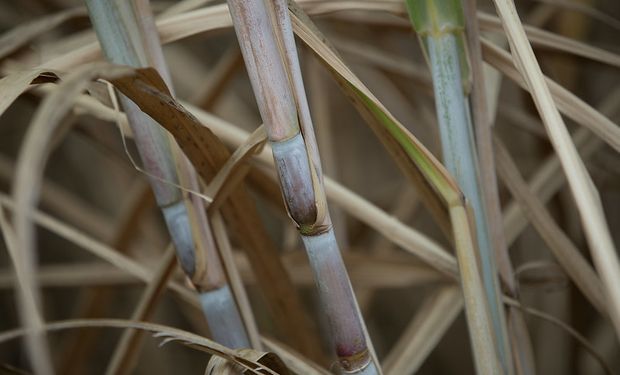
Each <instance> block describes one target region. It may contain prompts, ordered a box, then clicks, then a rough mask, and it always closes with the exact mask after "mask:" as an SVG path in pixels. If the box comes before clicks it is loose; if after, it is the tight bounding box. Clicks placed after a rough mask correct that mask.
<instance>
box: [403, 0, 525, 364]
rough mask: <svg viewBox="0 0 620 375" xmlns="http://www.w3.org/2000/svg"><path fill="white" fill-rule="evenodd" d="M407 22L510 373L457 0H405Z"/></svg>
mask: <svg viewBox="0 0 620 375" xmlns="http://www.w3.org/2000/svg"><path fill="white" fill-rule="evenodd" d="M406 4H407V9H408V11H409V15H410V18H411V22H412V24H413V26H414V28H415V29H416V32H417V33H418V36H419V38H420V40H421V43H422V45H423V50H424V52H425V54H426V57H427V60H428V63H429V65H430V68H431V73H432V77H433V88H434V91H435V106H436V111H437V118H438V122H439V128H440V135H441V144H442V150H443V160H444V164H445V166H446V168H447V169H448V171H449V172H450V173H451V174H452V175H453V176H454V177H455V179H456V181H457V182H458V184H459V186H460V188H461V189H462V191H463V193H464V194H465V197H466V199H467V201H468V202H469V203H470V205H471V207H472V211H473V216H474V219H475V227H476V240H477V244H478V251H479V258H480V264H481V271H482V279H483V282H484V289H485V292H486V298H487V301H488V308H489V310H490V313H491V314H490V315H491V319H492V322H493V333H494V340H495V345H496V348H497V354H498V356H499V359H500V362H501V364H502V367H503V370H504V372H505V373H512V372H513V366H512V359H511V349H510V344H509V341H508V336H507V329H506V323H505V320H506V318H505V312H504V309H503V307H502V303H501V299H500V296H501V291H500V289H499V280H498V277H497V269H496V262H495V252H494V251H493V248H492V245H491V244H492V242H491V241H490V236H489V231H488V221H487V218H486V210H485V207H484V200H483V192H482V189H481V185H480V180H479V172H478V161H477V153H476V149H475V143H474V135H473V129H472V121H471V116H470V110H469V103H468V94H469V89H470V85H471V78H470V72H469V62H468V56H467V49H466V44H465V39H464V28H465V24H464V17H463V8H462V4H461V2H460V0H407V1H406Z"/></svg>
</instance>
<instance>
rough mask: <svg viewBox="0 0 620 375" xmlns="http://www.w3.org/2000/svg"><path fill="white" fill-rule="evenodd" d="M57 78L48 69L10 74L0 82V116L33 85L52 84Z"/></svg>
mask: <svg viewBox="0 0 620 375" xmlns="http://www.w3.org/2000/svg"><path fill="white" fill-rule="evenodd" d="M57 79H58V76H57V75H56V74H55V73H54V72H51V71H49V69H33V70H25V71H22V72H15V73H11V74H9V75H8V76H6V77H4V78H2V79H1V80H0V116H1V115H2V114H3V113H4V111H6V109H7V108H8V107H10V106H11V104H13V102H14V101H15V99H17V98H18V97H19V96H20V95H21V94H23V93H24V91H26V90H28V89H29V88H30V85H31V84H33V83H44V82H54V81H56V80H57Z"/></svg>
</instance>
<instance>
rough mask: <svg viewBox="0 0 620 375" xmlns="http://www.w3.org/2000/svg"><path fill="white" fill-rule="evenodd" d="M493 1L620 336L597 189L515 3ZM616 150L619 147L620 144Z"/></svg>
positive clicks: (618, 265)
mask: <svg viewBox="0 0 620 375" xmlns="http://www.w3.org/2000/svg"><path fill="white" fill-rule="evenodd" d="M494 3H495V6H496V8H497V12H498V15H499V16H500V19H501V21H502V24H503V27H504V30H505V32H506V36H507V38H508V41H509V43H510V47H511V52H512V56H513V59H514V61H515V64H516V65H517V66H518V68H519V71H520V72H521V74H522V76H523V78H524V80H525V81H526V83H527V86H528V88H529V89H530V92H531V96H532V99H533V100H534V103H535V104H536V108H537V110H538V112H539V114H540V117H541V119H542V120H543V123H544V124H545V129H546V130H547V133H548V134H549V139H550V140H551V143H552V145H553V148H554V150H555V151H556V153H557V154H558V157H559V159H560V162H561V164H562V168H563V170H564V173H565V174H566V178H567V181H568V185H569V187H570V189H571V193H572V196H573V198H574V201H575V203H576V205H577V209H578V211H579V215H580V219H581V224H582V226H583V228H584V232H585V234H586V238H587V241H588V245H589V246H590V252H591V254H592V258H593V259H594V263H595V265H596V268H597V270H598V271H599V272H600V273H601V279H602V281H603V285H604V287H605V292H606V295H607V298H608V300H609V304H610V306H611V307H612V311H613V313H612V314H610V315H611V319H612V322H613V323H614V327H615V329H616V334H617V335H619V336H620V261H619V260H618V254H617V251H616V249H615V246H614V243H613V239H612V237H611V234H610V231H609V227H608V225H607V220H606V218H605V214H604V212H603V207H602V204H601V200H600V197H599V194H598V191H597V190H596V187H595V186H594V183H593V182H592V179H591V178H590V175H589V174H588V172H587V170H586V168H585V166H584V164H583V161H582V160H581V158H580V157H579V155H578V154H577V151H576V149H575V145H574V144H573V142H572V140H571V138H570V135H569V133H568V130H567V129H566V124H564V121H563V119H562V117H561V116H560V113H559V111H558V109H557V107H556V105H555V103H554V102H553V98H552V97H551V93H550V89H549V87H548V85H547V83H546V81H545V78H544V76H543V74H542V71H541V69H540V66H539V64H538V61H537V60H536V57H535V56H534V52H533V51H532V47H531V45H530V44H529V42H528V41H527V38H526V36H525V32H524V30H523V25H522V24H521V21H520V19H519V17H518V15H517V11H516V8H515V5H514V2H511V1H508V0H494ZM616 140H617V139H616ZM617 149H619V150H620V147H619V148H617Z"/></svg>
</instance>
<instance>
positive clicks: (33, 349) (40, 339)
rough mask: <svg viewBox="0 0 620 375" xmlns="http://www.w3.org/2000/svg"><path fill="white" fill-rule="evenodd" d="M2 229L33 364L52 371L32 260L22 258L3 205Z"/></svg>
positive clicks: (43, 370)
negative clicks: (27, 332) (13, 271)
mask: <svg viewBox="0 0 620 375" xmlns="http://www.w3.org/2000/svg"><path fill="white" fill-rule="evenodd" d="M0 231H1V232H2V236H3V237H4V242H5V243H6V246H7V250H8V253H9V257H10V258H11V261H12V263H13V268H14V269H15V276H16V283H15V284H16V285H15V286H16V289H17V290H16V293H15V295H16V297H17V305H18V306H19V310H18V312H19V319H20V320H21V322H22V324H23V325H24V326H26V327H28V329H29V334H28V335H27V336H26V348H27V350H28V355H29V356H30V361H31V363H32V367H33V368H34V369H35V370H36V371H37V372H39V373H44V374H52V373H53V365H52V360H51V355H50V348H49V345H48V342H47V337H46V335H45V334H44V332H43V329H42V328H43V324H44V323H43V321H44V318H43V316H42V314H41V307H40V306H41V294H40V293H39V287H40V286H39V284H38V283H37V280H36V278H35V277H34V273H33V272H32V268H33V267H32V266H31V265H29V264H28V263H29V260H26V259H23V258H24V257H23V256H22V255H21V254H20V252H19V248H18V247H17V238H16V236H15V231H14V230H13V228H12V227H11V226H10V224H9V223H8V219H7V218H6V215H5V212H4V209H3V208H0Z"/></svg>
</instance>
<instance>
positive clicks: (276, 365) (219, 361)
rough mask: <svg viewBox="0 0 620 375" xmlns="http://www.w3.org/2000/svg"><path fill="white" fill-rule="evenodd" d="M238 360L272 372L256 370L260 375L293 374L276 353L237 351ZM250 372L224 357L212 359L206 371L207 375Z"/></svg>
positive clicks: (230, 374) (248, 350)
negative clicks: (263, 367) (254, 363)
mask: <svg viewBox="0 0 620 375" xmlns="http://www.w3.org/2000/svg"><path fill="white" fill-rule="evenodd" d="M235 353H236V354H237V357H238V358H243V359H246V360H248V361H251V362H256V363H260V364H261V365H263V366H265V367H266V368H268V369H269V370H270V371H269V372H267V371H264V370H263V369H256V371H257V372H258V373H260V374H278V375H289V374H291V372H290V371H289V369H288V368H287V367H286V365H285V364H284V362H282V360H281V359H280V358H279V357H278V356H277V355H276V354H275V353H265V352H259V351H257V350H253V349H239V350H235ZM247 373H248V371H247V370H245V369H244V367H243V366H241V365H239V364H238V363H234V362H232V361H230V360H227V359H225V358H223V357H211V359H210V360H209V364H208V365H207V368H206V370H205V375H238V374H247Z"/></svg>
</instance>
